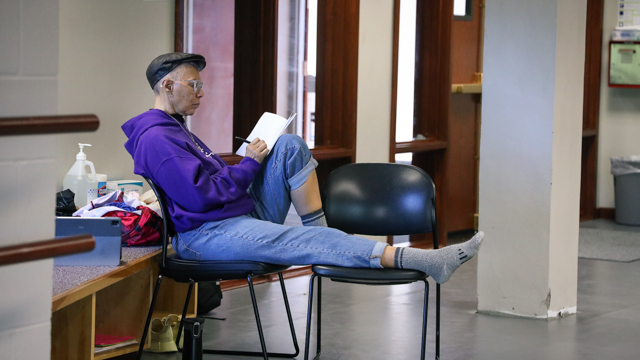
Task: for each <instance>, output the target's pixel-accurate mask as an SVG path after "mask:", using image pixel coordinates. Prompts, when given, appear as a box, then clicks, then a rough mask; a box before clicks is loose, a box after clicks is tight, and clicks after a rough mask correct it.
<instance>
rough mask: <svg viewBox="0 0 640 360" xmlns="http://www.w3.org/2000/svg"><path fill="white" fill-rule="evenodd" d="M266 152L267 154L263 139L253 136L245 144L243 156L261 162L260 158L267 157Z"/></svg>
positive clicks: (267, 150)
mask: <svg viewBox="0 0 640 360" xmlns="http://www.w3.org/2000/svg"><path fill="white" fill-rule="evenodd" d="M267 154H269V149H267V143H266V142H264V140H260V139H258V138H255V139H253V141H252V142H251V143H249V144H248V145H247V152H246V153H245V156H248V157H250V158H252V159H253V160H255V161H257V162H258V163H262V160H264V158H265V157H267Z"/></svg>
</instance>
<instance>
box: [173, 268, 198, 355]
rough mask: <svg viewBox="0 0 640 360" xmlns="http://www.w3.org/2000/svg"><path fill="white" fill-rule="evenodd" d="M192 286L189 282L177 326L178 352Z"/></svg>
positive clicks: (180, 349)
mask: <svg viewBox="0 0 640 360" xmlns="http://www.w3.org/2000/svg"><path fill="white" fill-rule="evenodd" d="M193 284H194V282H193V281H191V282H189V290H187V299H186V300H185V302H184V307H183V308H182V317H181V318H180V326H178V336H177V337H176V346H177V347H178V350H179V351H182V348H181V347H180V337H181V336H182V329H183V326H184V323H183V321H184V319H185V318H186V317H187V310H188V309H189V301H191V294H193Z"/></svg>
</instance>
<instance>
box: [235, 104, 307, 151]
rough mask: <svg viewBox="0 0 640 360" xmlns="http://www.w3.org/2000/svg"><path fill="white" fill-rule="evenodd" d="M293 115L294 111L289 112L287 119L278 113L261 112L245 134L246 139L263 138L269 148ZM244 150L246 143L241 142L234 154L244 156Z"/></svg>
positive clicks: (294, 115)
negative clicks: (247, 134)
mask: <svg viewBox="0 0 640 360" xmlns="http://www.w3.org/2000/svg"><path fill="white" fill-rule="evenodd" d="M295 117H296V114H295V113H293V114H291V116H289V118H288V119H285V118H283V117H282V116H280V115H276V114H273V113H270V112H266V113H264V114H262V116H261V117H260V120H258V123H257V124H256V126H255V127H254V128H253V130H252V131H251V134H249V136H247V140H249V141H253V139H255V138H260V140H264V142H266V143H267V149H269V150H271V149H273V145H275V143H276V141H277V140H278V138H279V137H280V135H282V133H283V132H284V129H286V128H287V126H289V124H290V123H291V121H293V119H294V118H295ZM246 151H247V144H246V143H243V144H242V146H240V148H239V149H238V151H236V154H238V155H240V156H244V155H245V153H246Z"/></svg>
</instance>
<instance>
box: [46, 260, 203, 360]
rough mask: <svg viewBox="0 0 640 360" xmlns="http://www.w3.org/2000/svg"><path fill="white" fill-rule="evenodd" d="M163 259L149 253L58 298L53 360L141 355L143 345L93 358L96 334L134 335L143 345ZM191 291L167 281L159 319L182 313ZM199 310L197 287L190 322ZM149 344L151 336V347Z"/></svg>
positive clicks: (160, 297)
mask: <svg viewBox="0 0 640 360" xmlns="http://www.w3.org/2000/svg"><path fill="white" fill-rule="evenodd" d="M160 257H161V250H157V251H153V252H150V253H148V254H146V255H143V256H140V257H139V258H137V259H135V260H133V261H129V262H127V263H126V264H124V265H120V266H118V267H117V268H116V269H114V270H111V271H109V272H107V273H105V274H103V275H101V276H97V277H96V278H94V279H91V280H89V281H85V282H84V283H82V284H80V285H77V286H75V287H73V288H71V289H69V290H66V291H64V292H61V293H60V294H57V295H55V296H54V297H53V299H52V316H51V359H65V360H67V359H89V360H91V359H109V358H113V357H116V356H120V355H124V354H128V353H133V352H136V351H137V349H138V345H130V346H126V347H122V348H118V349H113V350H109V351H106V352H104V353H100V354H94V347H95V342H94V338H95V334H105V335H122V336H135V337H136V339H137V340H138V341H140V336H141V335H142V331H143V329H144V323H145V321H146V318H147V313H148V311H149V306H150V304H151V297H152V295H153V290H154V286H155V284H156V279H157V277H158V266H157V263H158V261H159V260H160ZM62 268H66V267H62ZM61 271H65V270H64V269H63V270H61ZM188 286H189V285H188V284H181V283H176V282H174V281H173V280H171V279H168V278H165V279H164V280H163V281H162V286H161V288H160V294H159V295H158V299H157V303H156V307H155V308H156V310H157V311H155V313H154V315H157V316H166V315H168V314H181V313H182V306H183V305H184V301H185V297H186V293H187V289H188ZM196 307H197V286H196V288H195V290H194V293H193V295H192V297H191V301H190V304H189V309H188V311H187V314H188V315H187V316H188V317H192V316H195V312H196V311H195V309H196ZM149 340H150V338H149V337H147V344H146V346H148V344H149Z"/></svg>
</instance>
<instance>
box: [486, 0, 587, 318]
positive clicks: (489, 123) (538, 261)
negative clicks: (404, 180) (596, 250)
mask: <svg viewBox="0 0 640 360" xmlns="http://www.w3.org/2000/svg"><path fill="white" fill-rule="evenodd" d="M585 24H586V1H581V0H546V1H526V0H510V1H504V0H487V1H486V20H485V40H484V41H485V42H484V44H485V49H484V77H483V78H484V84H483V106H482V128H481V149H480V194H479V195H480V209H479V215H480V218H479V227H480V229H481V230H484V231H485V233H486V234H487V235H486V240H485V242H484V244H483V247H482V250H481V251H480V255H479V262H478V310H479V311H480V312H484V313H500V314H511V315H516V316H524V317H533V318H550V317H556V316H558V314H559V313H575V311H576V293H577V262H578V226H579V224H578V221H579V204H580V162H581V144H582V142H581V141H582V140H581V139H582V96H583V73H584V52H585V49H584V43H585Z"/></svg>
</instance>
